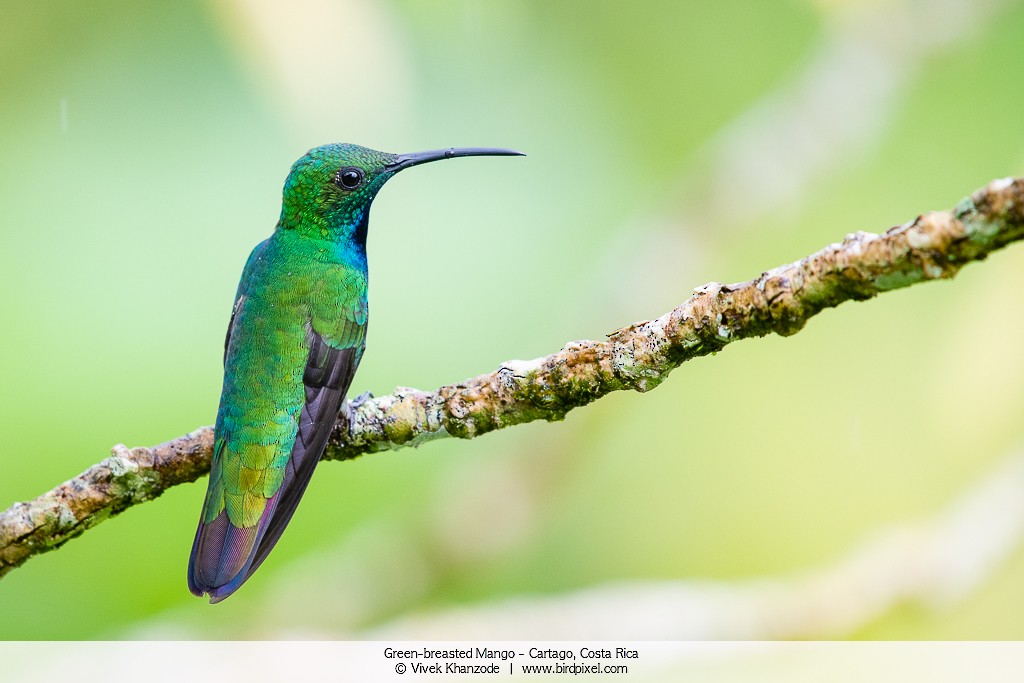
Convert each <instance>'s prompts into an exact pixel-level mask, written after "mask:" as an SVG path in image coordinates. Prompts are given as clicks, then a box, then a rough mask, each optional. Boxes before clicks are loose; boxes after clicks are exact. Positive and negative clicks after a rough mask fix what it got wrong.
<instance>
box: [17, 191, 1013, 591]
mask: <svg viewBox="0 0 1024 683" xmlns="http://www.w3.org/2000/svg"><path fill="white" fill-rule="evenodd" d="M1022 238H1024V178H1017V179H1012V178H1004V179H1001V180H995V181H993V182H991V183H989V185H988V186H987V187H985V188H983V189H981V190H978V191H977V192H975V193H974V194H973V195H972V196H971V197H970V198H967V199H964V200H963V201H961V202H960V203H959V204H958V205H957V206H956V208H954V209H953V210H951V211H942V212H933V213H929V214H924V215H921V216H918V217H917V218H916V219H915V220H913V221H911V222H909V223H906V224H904V225H901V226H897V227H894V228H891V229H890V230H888V231H886V232H885V233H884V234H881V235H875V234H871V233H866V232H858V233H856V234H852V235H848V236H847V237H846V239H845V240H843V242H841V243H836V244H832V245H829V246H828V247H826V248H824V249H822V250H821V251H819V252H817V253H815V254H811V255H810V256H808V257H806V258H804V259H802V260H800V261H797V262H795V263H791V264H788V265H784V266H780V267H778V268H774V269H772V270H770V271H767V272H765V273H762V274H761V276H760V277H758V278H757V279H755V280H750V281H748V282H743V283H739V284H733V285H722V284H718V283H710V284H707V285H704V286H703V287H701V288H699V289H697V290H695V292H694V295H693V296H692V297H690V298H689V299H688V300H687V301H686V302H684V303H683V304H681V305H680V306H678V307H677V308H675V309H674V310H672V311H670V312H668V313H666V314H665V315H663V316H661V317H660V318H658V319H656V320H649V321H644V322H639V323H634V324H633V325H630V326H628V327H625V328H623V329H621V330H617V331H616V332H613V333H612V334H610V335H608V339H607V340H606V341H586V340H585V341H575V342H570V343H568V344H566V346H565V347H564V348H563V349H562V350H561V351H558V352H556V353H554V354H551V355H550V356H545V357H543V358H537V359H534V360H530V361H507V362H505V363H503V364H502V365H501V367H499V368H498V370H496V371H495V372H492V373H490V374H487V375H480V376H478V377H475V378H473V379H469V380H465V381H463V382H460V383H458V384H451V385H448V386H444V387H441V388H440V389H438V390H436V391H432V392H423V391H417V390H415V389H408V388H399V389H398V390H397V391H396V392H395V393H394V394H392V395H389V396H381V397H378V398H374V399H370V400H368V401H366V402H364V403H362V404H361V405H360V406H359V407H358V408H356V409H355V410H354V412H353V420H352V425H351V428H349V427H348V425H347V421H346V420H340V421H339V423H338V425H337V426H336V428H335V430H334V433H333V434H332V436H331V440H330V442H329V443H328V446H327V451H326V453H325V455H324V458H325V459H328V460H346V459H349V458H354V457H357V456H359V455H362V454H364V453H372V452H377V451H383V450H388V449H396V448H401V447H404V446H418V445H420V444H421V443H424V442H426V441H429V440H432V439H436V438H441V437H445V436H455V437H458V438H463V439H471V438H474V437H476V436H479V435H481V434H485V433H487V432H489V431H492V430H495V429H501V428H503V427H508V426H511V425H515V424H520V423H523V422H531V421H533V420H538V419H545V420H560V419H562V418H564V417H565V415H566V413H568V412H569V411H570V410H572V409H573V408H577V407H580V406H583V405H587V404H588V403H591V402H593V401H595V400H597V399H599V398H601V397H602V396H604V395H605V394H608V393H609V392H612V391H618V390H622V389H633V390H635V391H641V392H643V391H649V390H651V389H653V388H654V387H656V386H658V384H660V383H661V382H662V381H664V379H665V378H666V377H667V376H668V374H669V373H670V372H671V371H672V370H674V369H675V368H676V367H678V366H679V365H680V364H682V363H684V362H686V361H688V360H690V359H692V358H697V357H699V356H705V355H708V354H710V353H714V352H716V351H720V350H721V349H723V348H724V347H725V346H727V345H728V344H730V343H732V342H734V341H736V340H738V339H746V338H748V337H763V336H765V335H767V334H770V333H772V332H775V333H777V334H781V335H783V336H788V335H791V334H795V333H796V332H799V331H800V330H801V329H802V328H803V326H804V325H805V324H806V323H807V321H808V320H809V319H810V318H811V317H812V316H814V315H815V314H817V313H819V312H820V311H822V310H824V309H826V308H831V307H833V306H838V305H839V304H841V303H843V302H844V301H849V300H856V301H860V300H864V299H870V298H871V297H873V296H875V295H876V294H879V293H881V292H886V291H890V290H893V289H900V288H903V287H907V286H909V285H912V284H915V283H917V282H924V281H927V280H935V279H939V278H951V277H953V276H954V275H956V273H957V272H958V271H959V270H960V268H962V267H963V266H964V265H965V264H967V263H969V262H971V261H980V260H983V259H985V258H986V257H987V256H988V255H989V254H990V253H992V252H993V251H996V250H997V249H1000V248H1002V247H1004V246H1006V245H1007V244H1009V243H1011V242H1014V241H1016V240H1020V239H1022ZM212 446H213V430H212V428H210V427H203V428H201V429H198V430H196V431H194V432H192V433H191V434H187V435H185V436H182V437H179V438H177V439H174V440H173V441H168V442H167V443H164V444H161V445H159V446H156V447H154V448H132V449H128V448H126V447H125V446H122V445H118V446H115V447H114V449H113V453H112V454H111V456H110V457H109V458H107V459H105V460H103V461H102V462H100V463H98V464H97V465H94V466H93V467H90V468H89V469H88V470H86V471H85V472H83V473H82V474H80V475H78V476H77V477H75V478H74V479H71V480H70V481H68V482H65V483H64V484H62V485H60V486H58V487H57V488H55V489H54V490H52V491H50V492H48V493H45V494H43V495H41V496H39V497H38V498H36V499H35V500H32V501H29V502H27V503H15V504H14V505H12V506H11V507H10V508H8V509H7V510H5V511H4V512H2V513H0V576H3V575H4V574H6V573H7V572H8V571H10V570H11V569H13V568H14V567H17V566H19V565H21V564H22V563H23V562H25V560H27V559H28V558H30V557H32V556H33V555H36V554H39V553H42V552H46V551H48V550H53V549H54V548H57V547H59V546H61V545H62V544H63V543H65V542H66V541H68V540H70V539H71V538H74V537H76V536H78V535H79V534H81V533H82V532H83V531H85V530H86V529H88V528H90V527H92V526H95V525H96V524H98V523H99V522H101V521H103V520H104V519H107V518H108V517H111V516H113V515H116V514H118V513H120V512H122V511H123V510H125V509H127V508H128V507H130V506H132V505H135V504H136V503H141V502H144V501H147V500H151V499H153V498H156V497H157V496H159V495H160V494H161V493H163V492H164V491H165V490H167V489H168V488H170V487H172V486H175V485H177V484H182V483H185V482H190V481H195V480H196V479H198V478H199V477H200V476H201V475H203V474H205V473H206V472H207V471H208V470H209V466H210V453H211V450H212Z"/></svg>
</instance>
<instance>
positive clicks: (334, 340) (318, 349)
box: [188, 144, 517, 602]
mask: <svg viewBox="0 0 1024 683" xmlns="http://www.w3.org/2000/svg"><path fill="white" fill-rule="evenodd" d="M485 154H487V155H491V154H517V153H516V152H511V151H508V150H494V149H462V150H459V149H455V150H439V151H436V152H421V153H417V154H407V155H395V154H387V153H384V152H377V151H374V150H371V149H367V148H365V147H359V146H356V145H347V144H337V145H325V146H323V147H317V148H315V149H312V150H310V151H309V152H308V153H307V154H306V155H305V156H303V157H302V158H301V159H299V160H298V161H297V162H296V163H295V165H294V166H293V167H292V170H291V173H290V174H289V175H288V179H287V181H286V182H285V187H284V197H283V201H282V209H281V218H280V220H279V221H278V224H277V227H276V229H275V231H274V234H273V235H272V236H271V237H270V238H269V239H267V240H266V241H264V242H262V243H261V244H260V245H258V246H257V247H256V248H255V249H254V250H253V252H252V254H251V255H250V257H249V260H248V262H247V263H246V265H245V269H244V271H243V272H242V279H241V282H240V283H239V286H238V293H237V294H236V296H235V306H234V310H233V312H232V316H231V322H230V323H229V325H228V336H227V339H226V341H225V353H224V386H223V390H222V393H221V402H220V409H219V411H218V413H217V424H216V428H215V442H214V454H213V462H212V464H211V472H210V481H209V486H208V489H207V494H206V500H205V503H204V505H203V512H202V515H201V517H200V522H199V528H198V530H197V532H196V539H195V542H194V544H193V547H192V555H191V557H190V560H189V574H188V579H189V588H190V589H191V590H192V592H193V593H195V594H196V595H202V594H204V593H208V594H209V595H210V599H211V601H212V602H217V601H219V600H223V599H224V598H226V597H227V596H228V595H230V594H231V593H232V592H234V591H235V590H237V588H238V587H239V586H240V585H241V584H242V583H243V582H244V581H245V580H246V579H247V578H248V577H249V576H251V575H252V573H253V572H254V571H255V570H256V568H257V567H258V566H259V565H260V563H262V562H263V560H264V559H265V558H266V556H267V554H268V553H269V552H270V550H271V549H272V548H273V546H274V544H275V543H276V542H277V540H278V538H280V536H281V533H282V532H283V531H284V528H285V526H286V525H287V524H288V521H289V520H290V519H291V516H292V513H293V512H294V511H295V507H296V506H297V505H298V502H299V499H300V498H301V496H302V493H303V492H304V491H305V488H306V485H307V484H308V483H309V479H310V477H311V476H312V473H313V469H314V468H315V466H316V463H317V461H318V460H319V459H320V456H321V454H322V453H323V449H324V447H325V445H326V443H327V438H328V436H329V435H330V432H331V430H332V428H333V426H334V423H335V421H336V419H337V415H338V411H339V409H340V408H341V406H342V405H343V402H344V398H345V394H346V392H347V391H348V388H349V385H350V384H351V382H352V376H353V375H354V374H355V370H356V367H357V366H358V365H359V361H360V359H361V358H362V354H363V349H364V348H365V343H366V318H367V310H366V289H367V269H366V233H367V225H368V214H369V210H370V205H371V203H372V202H373V198H374V197H375V196H376V194H377V192H378V191H379V190H380V188H381V187H382V186H383V185H384V183H385V182H387V180H388V178H390V177H391V176H393V175H394V174H395V173H397V172H398V171H400V170H402V169H404V168H408V167H409V166H414V165H417V164H420V163H425V162H428V161H434V160H438V159H445V158H451V157H455V156H473V155H485Z"/></svg>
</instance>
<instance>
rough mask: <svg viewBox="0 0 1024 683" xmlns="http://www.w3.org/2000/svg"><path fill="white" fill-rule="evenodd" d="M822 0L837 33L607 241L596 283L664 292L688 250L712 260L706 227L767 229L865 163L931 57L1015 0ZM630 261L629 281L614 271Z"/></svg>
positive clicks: (611, 291)
mask: <svg viewBox="0 0 1024 683" xmlns="http://www.w3.org/2000/svg"><path fill="white" fill-rule="evenodd" d="M820 4H821V5H822V6H823V7H822V17H823V19H824V20H825V21H826V24H825V26H826V29H827V30H825V31H824V32H823V33H822V35H821V38H820V39H819V43H818V45H817V46H816V48H815V49H814V51H813V52H812V53H811V54H809V55H808V56H807V58H806V60H805V63H804V65H803V67H802V68H801V69H800V70H798V71H796V72H795V73H794V74H793V75H792V76H791V77H790V78H789V79H788V80H787V81H786V82H784V83H782V84H780V86H779V87H777V88H773V89H771V90H769V91H768V92H767V93H766V94H765V95H763V96H762V97H761V98H760V99H758V100H757V101H755V102H753V103H752V104H751V105H750V106H749V107H747V108H745V109H743V110H742V111H741V112H739V114H738V115H737V116H736V117H735V118H733V119H732V120H730V121H728V122H727V123H726V124H725V125H724V126H723V127H722V128H721V130H719V131H718V132H717V133H716V134H715V135H714V137H712V138H711V139H710V140H708V142H707V143H706V144H705V145H704V146H703V148H702V149H701V150H700V151H699V152H698V153H697V157H698V163H688V164H686V165H685V167H684V168H685V169H686V170H685V171H684V172H682V173H681V174H680V175H679V177H678V178H677V179H676V180H675V181H674V183H671V184H669V186H668V188H667V190H666V192H667V197H668V202H667V205H665V206H662V207H661V208H660V209H654V210H651V209H650V208H649V207H648V208H647V209H646V210H645V212H644V213H641V214H639V215H636V216H634V217H633V218H632V219H631V220H630V226H629V228H630V229H628V230H622V231H620V233H619V234H620V235H621V237H620V240H619V241H613V242H612V243H610V244H609V247H610V248H609V249H608V251H607V257H606V259H605V260H604V262H603V265H602V267H601V269H600V271H601V272H600V276H599V277H597V278H595V286H600V283H602V282H603V283H609V284H605V285H604V286H605V287H606V289H607V291H606V292H603V294H604V295H605V296H608V297H610V298H613V299H621V301H618V302H617V303H618V304H619V305H621V306H623V307H626V305H628V302H629V300H630V299H631V298H632V297H633V295H634V294H635V293H636V292H638V291H641V292H642V291H660V290H661V289H662V288H663V286H664V283H666V282H674V281H675V280H674V279H673V278H674V277H675V275H676V273H677V272H678V271H679V258H680V256H679V255H680V254H682V255H683V256H682V258H685V259H687V262H688V263H698V262H700V261H701V260H702V258H703V256H704V253H705V249H706V246H705V245H703V244H700V243H699V241H700V239H701V235H703V234H705V233H707V232H711V233H714V234H721V233H722V232H724V231H745V230H757V229H760V227H761V225H762V221H763V220H764V218H765V217H766V216H768V215H772V214H773V213H776V214H777V213H778V212H780V211H785V210H786V209H787V208H790V207H794V206H800V205H801V202H805V201H806V200H807V198H808V196H809V195H810V194H811V193H812V192H813V190H814V188H815V187H816V186H820V184H821V182H822V181H823V179H824V178H828V177H834V176H837V175H840V174H841V173H843V172H844V171H848V170H849V168H850V167H851V166H854V165H856V164H857V163H859V162H862V161H863V159H864V158H865V157H867V156H869V155H870V154H871V152H872V151H873V150H876V149H877V148H879V147H880V146H882V145H883V143H884V138H885V133H886V132H887V130H888V128H889V127H890V126H892V121H893V119H894V117H895V114H897V113H898V112H899V111H900V109H901V107H903V106H904V105H905V102H906V100H907V99H908V98H909V95H910V92H911V91H912V88H911V84H912V83H913V82H914V80H915V78H917V77H918V74H919V72H920V71H921V70H922V69H923V67H924V66H925V65H926V64H927V62H928V60H930V59H934V58H935V57H936V56H937V55H941V54H942V53H943V52H944V51H948V50H950V49H952V48H955V47H956V46H958V45H962V44H964V43H967V42H968V41H970V40H971V39H972V38H973V37H974V36H976V35H977V34H978V33H980V32H982V31H983V29H984V28H985V27H986V25H988V24H989V23H991V22H992V21H994V20H995V19H996V18H997V17H998V16H999V12H1000V11H1001V10H1003V9H1005V8H1006V5H1007V4H1008V3H1007V2H1006V0H978V1H977V2H972V3H958V2H951V1H950V0H920V1H918V2H879V3H857V2H821V3H820ZM736 187H742V188H743V190H742V195H743V199H742V201H737V198H736ZM637 244H641V245H644V244H646V245H649V246H648V247H647V248H644V249H637V248H636V246H635V245H637ZM626 246H628V247H629V248H625V247H626ZM623 259H628V261H627V265H626V266H625V267H627V268H629V270H630V272H632V273H634V276H633V277H632V278H631V279H632V283H631V286H630V287H622V286H621V283H619V282H618V279H617V278H615V277H614V275H613V273H617V272H621V271H622V269H623V268H624V265H623Z"/></svg>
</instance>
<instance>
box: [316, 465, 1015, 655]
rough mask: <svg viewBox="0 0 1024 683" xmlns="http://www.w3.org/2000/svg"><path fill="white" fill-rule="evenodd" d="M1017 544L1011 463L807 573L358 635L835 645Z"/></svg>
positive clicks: (607, 590)
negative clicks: (934, 510)
mask: <svg viewBox="0 0 1024 683" xmlns="http://www.w3.org/2000/svg"><path fill="white" fill-rule="evenodd" d="M1022 535H1024V454H1021V453H1016V454H1014V455H1012V456H1010V457H1008V458H1006V459H1005V460H1004V461H1003V462H1002V463H1000V464H999V465H998V466H997V467H996V468H994V470H993V471H991V472H990V473H989V474H988V475H986V476H985V477H983V478H982V479H981V481H979V482H977V483H976V484H974V485H973V486H972V487H971V488H970V489H969V490H967V491H966V492H965V493H964V494H962V495H961V496H960V498H959V499H957V500H955V501H954V502H953V503H952V504H951V505H949V506H948V508H947V509H945V510H943V511H941V512H940V513H939V514H937V515H936V516H935V517H934V518H932V519H929V520H925V521H923V522H920V523H916V524H899V525H893V526H890V527H888V528H883V529H882V530H881V531H880V532H877V533H875V534H873V535H872V537H870V538H869V539H867V541H866V542H865V543H863V544H862V545H861V546H860V547H858V548H856V549H855V550H853V551H852V552H850V553H849V554H847V555H846V556H845V557H843V558H840V559H839V560H838V561H836V562H834V563H832V564H830V565H826V566H824V567H821V568H819V569H815V570H812V571H803V572H799V573H796V574H791V575H786V576H780V577H777V578H762V579H755V580H746V581H732V582H730V581H698V580H688V581H631V582H615V583H609V584H605V585H601V586H597V587H594V588H590V589H586V590H581V591H576V592H573V593H570V594H568V595H560V596H556V597H548V598H544V597H537V598H515V599H508V600H500V601H493V602H490V603H487V604H483V605H478V606H475V607H466V608H456V609H448V610H446V611H441V612H437V613H434V614H424V615H419V616H413V617H403V618H399V619H397V620H395V621H393V622H391V623H388V624H386V625H384V626H382V627H379V628H375V629H372V630H371V631H368V632H365V633H362V634H360V635H362V636H365V637H367V638H371V639H376V640H384V641H400V640H421V639H433V640H437V639H440V640H445V639H459V640H474V639H487V640H523V639H527V640H530V639H532V640H538V639H539V640H647V639H654V640H768V639H790V638H835V637H840V636H848V635H849V634H850V633H852V632H854V631H856V630H857V629H858V628H862V627H864V626H866V625H867V624H869V623H870V622H871V621H872V620H874V619H876V618H878V617H880V616H882V615H883V614H885V613H886V612H887V611H889V610H891V609H892V608H894V607H896V606H897V605H900V604H903V603H911V602H917V603H924V604H925V605H927V606H941V605H945V604H949V603H951V602H953V601H956V600H958V599H961V598H963V597H964V596H965V595H966V594H968V593H969V592H970V591H971V590H973V589H975V588H976V587H978V586H980V585H982V584H983V583H984V581H985V580H986V579H987V578H988V577H989V576H990V575H991V573H992V572H993V571H994V570H995V569H996V568H997V567H998V566H999V564H1000V563H1001V561H1002V560H1003V559H1004V558H1005V557H1006V556H1007V555H1008V554H1009V553H1010V552H1011V551H1012V550H1013V549H1014V548H1015V547H1016V546H1017V545H1018V544H1019V543H1020V541H1021V537H1022ZM339 604H343V603H339ZM609 614H614V615H615V618H614V619H609V618H608V615H609ZM319 635H320V636H321V637H323V636H324V635H325V634H319ZM331 635H334V634H331Z"/></svg>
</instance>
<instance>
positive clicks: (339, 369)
mask: <svg viewBox="0 0 1024 683" xmlns="http://www.w3.org/2000/svg"><path fill="white" fill-rule="evenodd" d="M310 335H311V337H312V339H311V345H310V350H309V361H308V362H307V363H306V371H305V374H304V375H303V378H302V383H303V384H304V385H305V386H306V403H305V405H303V407H302V412H301V413H300V415H299V433H298V435H296V437H295V445H294V446H293V447H292V457H291V459H290V460H289V461H288V468H287V469H286V470H285V475H284V483H283V484H282V485H281V493H280V499H279V500H278V503H277V509H276V510H274V513H273V515H272V516H271V518H270V523H269V524H268V525H267V530H266V532H265V533H264V534H263V537H262V538H261V539H260V540H259V543H258V544H257V546H256V553H255V556H254V558H253V562H252V565H251V566H250V567H249V571H248V574H252V573H253V572H254V571H256V568H257V567H259V566H260V564H262V562H263V560H265V559H266V558H267V555H269V554H270V551H271V550H272V549H273V548H274V545H275V544H276V543H277V541H278V539H279V538H281V534H282V533H283V532H284V529H285V527H286V526H288V522H290V521H291V518H292V515H293V514H294V513H295V508H296V507H298V505H299V500H300V499H301V498H302V494H303V493H305V491H306V486H307V485H308V484H309V480H310V478H312V476H313V470H314V468H316V464H317V462H319V460H320V456H321V455H323V452H324V448H326V447H327V439H328V438H330V436H331V432H332V431H333V429H334V424H335V423H336V422H337V420H338V411H339V410H340V409H341V406H342V403H343V402H344V400H345V394H346V393H347V392H348V388H349V385H350V384H352V377H353V376H354V375H355V372H356V367H358V365H359V360H360V358H361V357H362V355H363V348H362V347H361V346H360V347H349V348H344V349H339V348H335V347H333V346H330V345H328V344H327V343H326V342H325V341H324V340H323V338H322V337H321V336H320V335H319V334H317V333H316V332H312V331H311V332H310ZM248 574H247V576H248Z"/></svg>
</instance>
